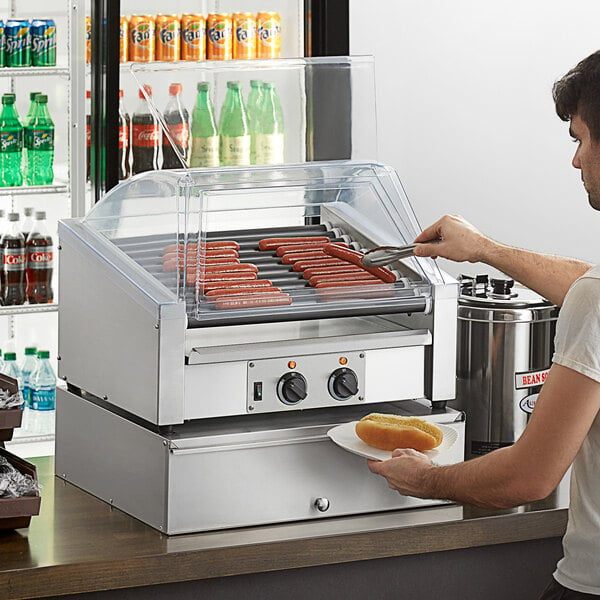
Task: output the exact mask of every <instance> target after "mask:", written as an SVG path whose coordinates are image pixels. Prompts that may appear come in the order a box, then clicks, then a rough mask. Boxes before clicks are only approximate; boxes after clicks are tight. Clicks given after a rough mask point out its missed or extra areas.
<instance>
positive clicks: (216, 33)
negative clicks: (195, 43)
mask: <svg viewBox="0 0 600 600" xmlns="http://www.w3.org/2000/svg"><path fill="white" fill-rule="evenodd" d="M206 30H207V31H206V58H208V60H231V58H232V56H233V39H232V22H231V17H230V16H229V15H228V14H227V13H222V14H210V15H208V19H207V21H206Z"/></svg>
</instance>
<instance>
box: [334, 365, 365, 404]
mask: <svg viewBox="0 0 600 600" xmlns="http://www.w3.org/2000/svg"><path fill="white" fill-rule="evenodd" d="M327 387H328V389H329V393H330V394H331V396H332V397H333V398H335V399H336V400H348V398H352V396H356V394H358V377H357V376H356V373H355V372H354V371H353V370H352V369H346V368H343V369H336V370H335V371H334V372H333V373H332V374H331V375H330V376H329V382H328V385H327Z"/></svg>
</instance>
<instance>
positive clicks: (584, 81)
mask: <svg viewBox="0 0 600 600" xmlns="http://www.w3.org/2000/svg"><path fill="white" fill-rule="evenodd" d="M552 97H553V98H554V104H555V106H556V114H558V116H559V117H560V118H561V119H562V120H563V121H570V120H571V119H572V118H573V116H575V115H578V116H579V117H580V118H581V119H582V120H583V121H584V122H585V124H586V125H587V126H588V129H589V130H590V136H591V138H592V140H594V141H595V142H600V50H598V51H597V52H594V54H591V55H590V56H588V57H587V58H584V59H583V60H582V61H581V62H580V63H579V64H578V65H577V66H575V67H573V68H572V69H571V70H570V71H569V72H568V73H567V74H566V75H565V76H564V77H562V78H561V79H559V80H558V81H557V82H556V83H555V84H554V86H553V88H552Z"/></svg>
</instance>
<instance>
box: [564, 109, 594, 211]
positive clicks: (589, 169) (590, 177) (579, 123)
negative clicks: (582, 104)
mask: <svg viewBox="0 0 600 600" xmlns="http://www.w3.org/2000/svg"><path fill="white" fill-rule="evenodd" d="M569 133H570V134H571V137H572V138H573V140H574V141H575V142H577V150H576V151H575V156H574V157H573V166H574V167H575V168H576V169H579V170H580V171H581V179H582V181H583V187H584V188H585V191H586V192H587V193H588V198H589V201H590V206H591V207H592V208H593V209H595V210H600V142H594V141H593V140H592V138H591V137H590V130H589V129H588V126H587V125H586V124H585V122H584V121H583V120H582V119H581V117H579V116H578V115H574V116H573V118H572V119H571V126H570V127H569Z"/></svg>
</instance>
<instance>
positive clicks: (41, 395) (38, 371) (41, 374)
mask: <svg viewBox="0 0 600 600" xmlns="http://www.w3.org/2000/svg"><path fill="white" fill-rule="evenodd" d="M37 355H38V360H37V364H36V366H35V369H34V370H33V372H32V373H31V375H30V377H29V381H30V382H31V408H33V410H54V408H55V406H56V375H55V374H54V369H53V368H52V365H51V364H50V360H49V359H50V352H48V350H40V351H39V352H38V353H37Z"/></svg>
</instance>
